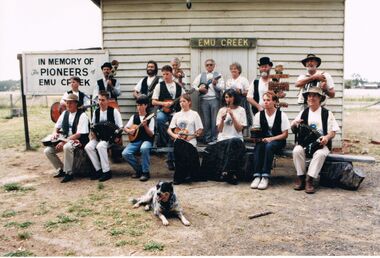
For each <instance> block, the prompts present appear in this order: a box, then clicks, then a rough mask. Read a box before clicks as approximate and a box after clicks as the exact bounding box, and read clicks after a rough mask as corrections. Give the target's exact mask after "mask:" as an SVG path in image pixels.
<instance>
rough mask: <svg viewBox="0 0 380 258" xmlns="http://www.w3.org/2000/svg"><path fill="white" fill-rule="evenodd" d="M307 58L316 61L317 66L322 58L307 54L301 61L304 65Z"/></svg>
mask: <svg viewBox="0 0 380 258" xmlns="http://www.w3.org/2000/svg"><path fill="white" fill-rule="evenodd" d="M309 60H315V61H317V63H318V64H317V67H319V66H320V65H321V63H322V60H321V59H320V58H319V57H317V56H316V55H314V54H308V55H307V56H306V58H305V59H302V61H301V63H302V64H303V66H306V62H307V61H309Z"/></svg>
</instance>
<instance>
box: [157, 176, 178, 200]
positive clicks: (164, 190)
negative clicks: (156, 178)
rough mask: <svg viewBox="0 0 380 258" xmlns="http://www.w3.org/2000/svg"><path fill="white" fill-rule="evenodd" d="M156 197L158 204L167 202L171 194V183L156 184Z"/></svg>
mask: <svg viewBox="0 0 380 258" xmlns="http://www.w3.org/2000/svg"><path fill="white" fill-rule="evenodd" d="M156 188H157V197H158V200H159V201H160V202H167V201H168V200H169V199H170V196H172V194H173V191H174V189H173V182H162V181H160V182H158V184H157V185H156Z"/></svg>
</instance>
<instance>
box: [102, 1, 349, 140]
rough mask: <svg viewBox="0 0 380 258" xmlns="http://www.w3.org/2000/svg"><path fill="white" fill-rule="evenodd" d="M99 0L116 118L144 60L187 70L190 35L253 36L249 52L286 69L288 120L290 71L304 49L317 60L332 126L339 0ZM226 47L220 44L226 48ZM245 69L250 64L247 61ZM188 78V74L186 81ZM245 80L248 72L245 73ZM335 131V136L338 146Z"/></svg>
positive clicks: (339, 110) (339, 51)
mask: <svg viewBox="0 0 380 258" xmlns="http://www.w3.org/2000/svg"><path fill="white" fill-rule="evenodd" d="M185 2H186V1H185V0H164V1H155V0H138V1H137V0H102V1H101V9H102V16H103V22H102V26H103V47H104V48H106V49H108V50H109V52H110V57H111V60H112V59H117V60H118V61H119V62H120V66H119V71H118V73H117V77H118V79H119V80H120V81H121V84H122V91H123V93H122V97H121V98H120V104H121V111H122V115H123V121H126V119H127V118H129V117H130V113H131V112H134V110H135V107H134V101H133V97H132V93H131V92H132V90H133V87H134V86H135V84H136V83H137V82H138V80H139V79H141V78H142V76H144V75H145V66H146V62H147V61H148V60H150V59H153V60H155V61H157V62H158V64H159V67H161V66H163V65H164V64H167V63H168V62H169V61H170V60H171V58H173V57H179V58H181V59H182V60H183V61H182V67H183V68H184V70H185V72H186V74H188V75H190V74H191V71H190V69H191V64H190V60H191V56H190V52H191V51H190V47H189V39H190V38H192V37H249V38H257V56H258V58H260V57H262V56H270V57H271V59H272V60H273V62H274V63H275V64H276V63H278V62H281V63H283V64H284V66H285V68H286V71H285V72H286V73H289V74H290V79H289V82H290V83H291V87H290V88H291V91H290V92H288V93H287V98H286V101H287V102H288V103H289V104H291V105H290V107H289V108H287V109H286V112H287V114H288V116H289V118H290V120H292V119H293V118H294V117H295V116H296V114H297V113H298V111H299V106H298V105H297V104H296V103H297V94H298V90H297V89H296V88H295V87H294V82H295V80H296V78H297V76H298V75H299V74H301V73H304V72H305V69H304V67H303V66H302V64H301V63H300V60H301V59H303V58H304V57H305V56H306V54H308V53H315V54H317V55H318V56H320V57H321V58H322V65H321V67H320V68H321V69H322V70H325V71H327V72H329V73H330V74H331V75H332V76H333V79H334V82H335V89H336V98H334V99H330V100H328V108H329V109H331V110H332V111H333V112H334V114H335V117H336V118H337V120H338V122H339V124H340V125H342V115H343V99H342V96H343V61H344V60H343V52H344V51H343V50H344V8H345V3H344V0H318V1H313V0H273V1H267V0H266V1H262V0H236V1H231V0H211V1H203V0H194V1H192V3H193V5H192V8H191V10H188V9H187V8H186V6H185ZM226 51H228V50H226ZM252 69H257V68H256V67H252ZM193 79H194V78H191V80H193ZM248 79H249V80H250V81H252V80H253V79H254V78H248ZM340 139H341V134H340V135H338V137H337V138H336V140H337V141H335V142H336V143H338V145H340V143H339V140H340Z"/></svg>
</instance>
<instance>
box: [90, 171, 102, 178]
mask: <svg viewBox="0 0 380 258" xmlns="http://www.w3.org/2000/svg"><path fill="white" fill-rule="evenodd" d="M102 174H103V171H102V170H101V169H99V170H98V171H95V172H94V173H92V174H91V175H90V179H91V180H98V179H99V178H100V177H101V176H102Z"/></svg>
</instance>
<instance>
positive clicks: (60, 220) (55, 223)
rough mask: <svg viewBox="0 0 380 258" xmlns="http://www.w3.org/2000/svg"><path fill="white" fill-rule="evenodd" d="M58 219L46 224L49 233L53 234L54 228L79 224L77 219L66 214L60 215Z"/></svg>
mask: <svg viewBox="0 0 380 258" xmlns="http://www.w3.org/2000/svg"><path fill="white" fill-rule="evenodd" d="M57 218H58V219H57V220H49V221H47V222H46V223H45V225H44V226H45V228H46V229H47V230H48V231H49V232H51V231H52V230H53V229H54V228H57V227H58V226H59V225H60V224H68V223H74V222H78V219H77V218H72V217H70V216H67V215H64V214H61V215H58V216H57Z"/></svg>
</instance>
